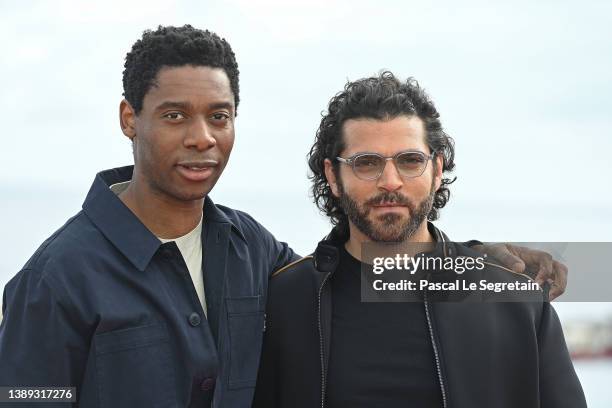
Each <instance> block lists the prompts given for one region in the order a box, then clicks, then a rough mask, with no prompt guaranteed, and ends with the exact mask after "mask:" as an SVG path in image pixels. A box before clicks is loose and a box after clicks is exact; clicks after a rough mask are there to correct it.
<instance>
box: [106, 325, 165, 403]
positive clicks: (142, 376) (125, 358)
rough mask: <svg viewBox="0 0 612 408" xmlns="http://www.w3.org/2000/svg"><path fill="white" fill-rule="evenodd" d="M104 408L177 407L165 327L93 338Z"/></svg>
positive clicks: (139, 329)
mask: <svg viewBox="0 0 612 408" xmlns="http://www.w3.org/2000/svg"><path fill="white" fill-rule="evenodd" d="M94 347H95V352H96V376H97V385H98V400H99V402H100V407H101V408H123V407H126V408H127V407H130V408H133V407H155V408H169V407H175V406H176V390H175V378H174V366H173V363H172V359H171V355H170V344H169V343H168V334H167V331H166V328H165V326H162V325H157V324H154V325H147V326H139V327H134V328H129V329H122V330H114V331H110V332H106V333H100V334H97V335H95V336H94Z"/></svg>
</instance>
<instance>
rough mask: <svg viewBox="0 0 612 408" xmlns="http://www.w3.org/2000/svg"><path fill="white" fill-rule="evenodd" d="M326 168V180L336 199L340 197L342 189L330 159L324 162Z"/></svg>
mask: <svg viewBox="0 0 612 408" xmlns="http://www.w3.org/2000/svg"><path fill="white" fill-rule="evenodd" d="M323 165H324V166H325V178H326V179H327V184H329V187H330V188H331V191H332V194H333V195H334V196H336V197H340V189H339V188H338V180H336V174H335V173H334V165H333V163H332V162H331V160H329V159H325V161H324V162H323Z"/></svg>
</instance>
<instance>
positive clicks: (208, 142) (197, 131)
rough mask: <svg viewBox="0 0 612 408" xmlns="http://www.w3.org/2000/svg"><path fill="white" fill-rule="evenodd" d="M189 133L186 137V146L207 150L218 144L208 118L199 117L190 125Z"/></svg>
mask: <svg viewBox="0 0 612 408" xmlns="http://www.w3.org/2000/svg"><path fill="white" fill-rule="evenodd" d="M188 132H189V133H188V135H187V137H186V138H185V147H187V148H195V149H197V150H207V149H210V148H211V147H213V146H214V145H216V144H217V139H215V137H214V135H213V132H212V130H211V126H210V124H209V123H208V122H207V121H206V119H197V120H194V121H193V125H192V126H190V127H189V130H188Z"/></svg>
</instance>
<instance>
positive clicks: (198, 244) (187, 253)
mask: <svg viewBox="0 0 612 408" xmlns="http://www.w3.org/2000/svg"><path fill="white" fill-rule="evenodd" d="M129 184H130V182H129V181H124V182H122V183H117V184H113V185H112V186H110V189H111V190H112V191H113V193H115V194H117V195H119V194H120V193H121V192H123V191H124V190H125V189H126V188H127V186H128V185H129ZM203 220H204V214H202V217H200V222H199V223H198V225H197V226H196V227H195V228H194V229H193V230H191V231H190V232H188V233H187V234H185V235H183V236H181V237H178V238H173V239H164V238H159V237H157V238H158V239H159V240H160V241H161V242H162V243H166V242H170V241H174V242H175V243H176V246H177V247H178V249H179V251H180V252H181V255H182V256H183V260H184V261H185V265H187V269H188V270H189V275H190V276H191V281H192V282H193V286H194V288H195V291H196V293H197V295H198V299H199V300H200V304H201V305H202V309H203V310H204V313H205V314H206V315H208V310H207V308H206V297H205V294H204V275H203V274H202V222H203Z"/></svg>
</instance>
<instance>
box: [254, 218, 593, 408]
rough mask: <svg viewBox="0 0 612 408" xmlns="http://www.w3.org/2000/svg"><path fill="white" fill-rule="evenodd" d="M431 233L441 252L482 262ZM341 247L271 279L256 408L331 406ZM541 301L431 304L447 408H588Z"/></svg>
mask: <svg viewBox="0 0 612 408" xmlns="http://www.w3.org/2000/svg"><path fill="white" fill-rule="evenodd" d="M432 227H433V226H432ZM433 229H434V230H435V233H436V234H437V235H438V249H437V250H440V251H449V252H450V254H453V253H454V254H455V255H457V256H473V257H476V256H478V255H479V254H477V253H475V252H474V251H473V250H471V249H470V248H468V247H466V246H464V245H459V244H453V243H450V242H448V238H447V237H446V236H445V235H444V234H442V233H441V232H440V231H439V230H437V229H436V228H435V227H434V228H433ZM339 245H343V242H342V241H341V240H339V239H338V237H337V236H335V235H334V232H332V234H330V237H328V239H327V240H324V241H322V242H320V243H319V245H318V247H317V250H316V251H315V252H314V253H313V254H312V255H311V256H307V257H305V258H303V259H301V260H299V261H296V262H294V263H293V264H290V265H288V266H286V267H284V268H282V269H281V270H279V271H277V272H276V273H275V274H274V275H273V278H272V280H271V282H270V284H269V292H268V303H267V309H266V310H267V311H266V316H267V318H266V332H265V335H264V346H263V353H262V357H261V363H260V371H259V375H258V380H257V387H256V391H255V400H254V407H256V408H301V407H304V408H306V407H308V408H312V407H325V391H326V369H327V363H328V361H329V352H330V338H331V335H332V310H331V307H332V292H331V285H330V284H329V278H330V276H331V275H332V274H333V273H334V271H335V269H336V267H337V265H338V246H339ZM479 273H480V274H481V275H482V276H486V277H487V279H488V280H492V279H494V280H497V281H516V280H522V281H528V280H529V279H530V278H528V277H526V276H524V275H517V274H515V273H511V271H509V270H507V269H505V268H503V267H501V266H498V265H496V264H494V263H493V262H490V263H487V265H486V268H485V269H484V270H483V271H481V272H479ZM478 276H479V277H480V275H478ZM540 298H541V299H542V300H540ZM543 299H544V296H543V295H542V296H538V298H537V301H530V302H490V303H475V302H434V301H431V299H430V300H427V297H426V298H425V301H424V302H423V307H424V308H425V312H426V318H427V324H428V331H429V334H430V336H431V339H432V345H433V348H434V350H433V351H434V357H435V364H436V366H437V367H436V369H437V371H438V378H439V382H440V391H441V393H442V399H443V406H444V407H445V408H447V407H450V408H463V407H465V408H475V407H496V408H503V407H508V408H531V407H533V408H536V407H538V408H540V407H541V408H548V407H550V408H553V407H554V408H563V407H568V408H581V407H586V402H585V398H584V394H583V391H582V387H581V385H580V383H579V381H578V378H577V376H576V373H575V371H574V368H573V366H572V363H571V360H570V357H569V353H568V351H567V347H566V344H565V340H564V337H563V332H562V330H561V325H560V322H559V319H558V317H557V315H556V313H555V311H554V309H553V308H552V306H551V305H550V303H548V302H546V301H544V300H543ZM356 358H358V356H356ZM406 403H407V405H406V406H409V403H410V401H406Z"/></svg>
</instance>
